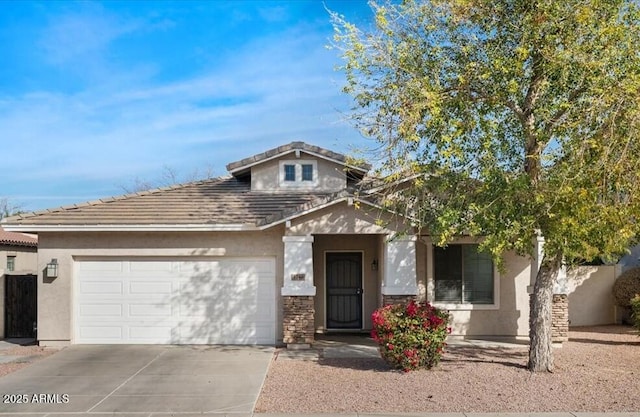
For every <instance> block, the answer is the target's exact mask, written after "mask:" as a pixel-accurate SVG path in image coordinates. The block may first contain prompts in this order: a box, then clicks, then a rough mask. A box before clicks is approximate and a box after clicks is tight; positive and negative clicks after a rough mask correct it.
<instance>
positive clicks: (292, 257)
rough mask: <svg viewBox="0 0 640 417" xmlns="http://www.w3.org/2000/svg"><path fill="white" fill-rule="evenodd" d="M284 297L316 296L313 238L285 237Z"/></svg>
mask: <svg viewBox="0 0 640 417" xmlns="http://www.w3.org/2000/svg"><path fill="white" fill-rule="evenodd" d="M282 241H283V242H284V285H283V287H282V295H283V296H296V295H297V296H315V295H316V287H315V286H314V285H313V246H312V244H313V236H283V237H282Z"/></svg>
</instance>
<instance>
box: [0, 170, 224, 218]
mask: <svg viewBox="0 0 640 417" xmlns="http://www.w3.org/2000/svg"><path fill="white" fill-rule="evenodd" d="M232 178H233V176H231V175H229V174H226V175H221V176H218V177H213V178H206V179H200V180H193V181H188V182H184V183H178V184H172V185H166V186H161V187H155V188H150V189H148V190H143V191H136V192H132V193H126V194H120V195H115V196H109V197H102V198H98V199H96V200H89V201H85V202H81V203H76V204H69V205H64V206H58V207H54V208H48V209H44V210H34V211H28V212H24V213H19V214H16V215H14V216H9V217H5V218H4V219H2V223H10V222H11V221H12V220H21V219H28V218H32V217H38V216H42V215H45V214H50V213H60V212H63V211H68V210H73V209H77V208H83V207H93V206H97V205H100V204H107V203H112V202H114V201H122V200H129V199H132V198H135V197H143V196H145V195H152V194H157V193H159V192H163V191H171V190H177V189H180V188H186V187H190V186H193V185H200V184H204V183H207V182H222V181H224V180H227V179H232Z"/></svg>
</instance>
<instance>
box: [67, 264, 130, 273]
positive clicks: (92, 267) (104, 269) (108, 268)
mask: <svg viewBox="0 0 640 417" xmlns="http://www.w3.org/2000/svg"><path fill="white" fill-rule="evenodd" d="M123 267H124V263H123V262H112V261H83V262H79V268H78V269H79V270H80V271H92V272H99V273H101V274H106V273H109V272H112V273H120V272H122V271H123Z"/></svg>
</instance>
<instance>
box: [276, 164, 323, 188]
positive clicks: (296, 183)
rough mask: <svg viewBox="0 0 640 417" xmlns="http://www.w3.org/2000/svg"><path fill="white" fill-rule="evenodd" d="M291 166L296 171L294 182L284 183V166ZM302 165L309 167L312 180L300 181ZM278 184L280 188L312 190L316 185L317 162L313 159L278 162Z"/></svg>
mask: <svg viewBox="0 0 640 417" xmlns="http://www.w3.org/2000/svg"><path fill="white" fill-rule="evenodd" d="M285 165H293V166H295V171H296V180H295V181H285V179H284V166H285ZM302 165H311V166H312V169H313V180H312V181H302ZM278 184H279V185H280V187H282V188H297V189H306V188H314V187H316V186H317V185H318V161H316V160H313V159H288V160H283V161H280V162H279V164H278Z"/></svg>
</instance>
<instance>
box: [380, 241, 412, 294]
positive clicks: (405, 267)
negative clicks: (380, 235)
mask: <svg viewBox="0 0 640 417" xmlns="http://www.w3.org/2000/svg"><path fill="white" fill-rule="evenodd" d="M416 240H417V239H416V237H415V236H406V237H399V238H394V239H390V240H387V241H386V242H385V245H384V252H385V253H384V255H385V260H384V276H383V280H382V295H416V294H418V284H417V281H416Z"/></svg>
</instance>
